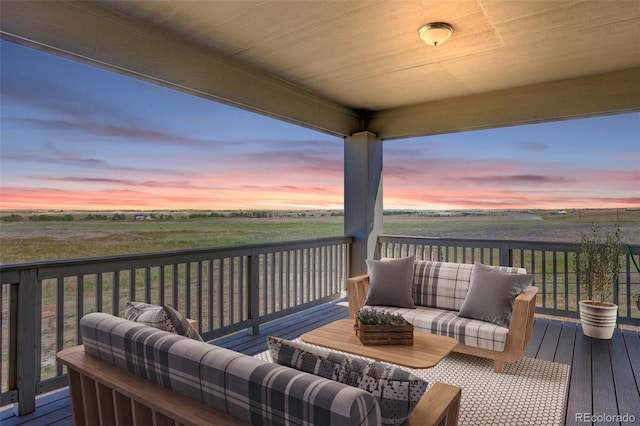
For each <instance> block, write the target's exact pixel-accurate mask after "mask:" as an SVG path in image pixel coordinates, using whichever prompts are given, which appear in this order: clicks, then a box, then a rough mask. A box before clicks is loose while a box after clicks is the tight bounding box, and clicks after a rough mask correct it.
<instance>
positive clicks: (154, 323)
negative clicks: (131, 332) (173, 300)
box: [124, 302, 203, 342]
mask: <svg viewBox="0 0 640 426" xmlns="http://www.w3.org/2000/svg"><path fill="white" fill-rule="evenodd" d="M124 317H125V319H128V320H129V321H134V322H138V323H141V324H144V325H148V326H149V327H154V328H157V329H159V330H163V331H168V332H169V333H174V334H179V335H181V336H186V337H189V338H191V339H194V340H199V341H201V342H202V341H203V340H202V337H200V334H198V331H197V330H196V329H195V328H193V326H192V325H191V324H189V321H187V319H186V318H185V317H184V316H182V315H181V314H180V313H179V312H178V311H176V310H175V309H173V308H172V307H171V306H158V305H151V304H149V303H143V302H127V305H126V307H125V309H124Z"/></svg>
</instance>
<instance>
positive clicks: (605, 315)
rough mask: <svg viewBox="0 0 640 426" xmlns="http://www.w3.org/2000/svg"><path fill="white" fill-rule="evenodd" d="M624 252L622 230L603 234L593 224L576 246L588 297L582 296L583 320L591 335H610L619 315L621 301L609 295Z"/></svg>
mask: <svg viewBox="0 0 640 426" xmlns="http://www.w3.org/2000/svg"><path fill="white" fill-rule="evenodd" d="M621 255H622V233H621V232H620V228H619V227H618V226H617V225H616V227H615V230H614V231H612V232H609V233H606V234H605V235H602V234H601V232H600V228H598V226H597V225H593V227H592V230H591V232H589V233H583V234H582V236H581V239H580V245H579V246H578V248H577V250H576V257H575V259H574V260H575V267H576V271H577V273H578V278H579V280H580V284H581V287H582V288H583V289H584V291H585V294H587V295H588V297H589V300H581V301H580V302H579V303H578V304H579V306H580V322H581V324H582V331H583V332H584V334H585V335H586V336H588V337H592V338H596V339H611V337H612V336H613V332H614V330H615V327H616V322H617V318H618V305H615V304H613V303H608V302H607V299H608V298H609V297H610V296H611V294H612V293H613V290H614V285H616V284H617V282H618V274H619V272H620V268H621V264H620V256H621Z"/></svg>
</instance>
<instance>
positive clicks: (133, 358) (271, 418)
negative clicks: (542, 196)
mask: <svg viewBox="0 0 640 426" xmlns="http://www.w3.org/2000/svg"><path fill="white" fill-rule="evenodd" d="M80 328H81V334H82V338H83V342H84V345H83V346H82V345H81V346H76V347H74V348H69V349H65V350H63V351H61V352H60V353H58V359H59V360H60V361H61V362H63V363H64V364H65V365H66V366H67V371H68V376H69V388H70V395H71V405H72V411H73V417H74V424H75V425H85V424H86V425H88V424H91V425H95V424H100V425H112V424H124V425H126V424H144V425H168V424H171V425H174V424H175V425H210V424H215V425H245V424H252V425H267V424H269V425H302V424H305V425H314V424H316V425H329V424H330V425H363V426H366V425H379V424H380V423H381V414H380V407H379V406H378V402H377V400H376V398H374V397H373V396H372V394H371V393H369V392H367V391H365V390H363V389H359V388H356V387H353V386H349V385H347V384H342V383H339V382H336V381H332V380H329V379H326V378H323V377H319V376H317V375H314V374H310V373H306V372H304V371H300V370H296V369H293V368H290V367H286V366H284V365H278V364H275V363H272V362H267V361H263V360H260V359H258V358H255V357H250V356H247V355H244V354H241V353H238V352H235V351H232V350H228V349H225V348H221V347H217V346H214V345H211V344H207V343H204V342H201V341H197V340H194V339H190V338H187V337H184V336H180V335H177V334H173V333H170V332H167V331H163V330H159V329H157V328H153V327H150V326H147V325H144V324H141V323H137V322H133V321H130V320H126V319H122V318H118V317H114V316H112V315H109V314H105V313H91V314H87V315H85V316H84V317H83V318H82V319H81V322H80ZM459 403H460V388H458V387H455V386H450V385H446V384H443V383H435V384H433V385H432V387H431V388H430V389H429V390H428V391H427V392H426V393H425V394H424V396H423V397H422V399H420V400H419V402H418V404H417V406H416V407H415V409H414V411H413V413H412V414H411V416H410V417H409V419H408V420H407V421H406V422H405V423H404V424H408V425H416V424H420V425H436V424H438V425H439V424H442V425H445V424H446V425H455V424H456V423H457V416H458V407H459Z"/></svg>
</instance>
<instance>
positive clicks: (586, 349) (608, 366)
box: [0, 299, 640, 426]
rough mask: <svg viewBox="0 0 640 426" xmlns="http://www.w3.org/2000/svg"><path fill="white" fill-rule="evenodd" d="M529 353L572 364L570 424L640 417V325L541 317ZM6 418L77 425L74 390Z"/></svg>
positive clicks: (300, 326) (316, 312)
mask: <svg viewBox="0 0 640 426" xmlns="http://www.w3.org/2000/svg"><path fill="white" fill-rule="evenodd" d="M348 317H349V311H348V307H347V303H346V300H344V299H339V300H337V301H333V302H329V303H325V304H322V305H319V306H316V307H313V308H309V309H306V310H304V311H301V312H298V313H295V314H292V315H289V316H287V317H284V318H280V319H277V320H274V321H271V322H268V323H265V324H264V325H263V326H262V327H261V329H260V333H259V334H257V335H251V334H249V333H246V332H238V333H234V334H231V335H228V336H224V337H221V338H218V339H215V340H213V341H212V342H211V343H213V344H216V345H220V346H223V347H226V348H229V349H233V350H236V351H239V352H242V353H245V354H247V355H255V354H257V353H260V352H262V351H265V350H266V349H267V345H266V336H268V335H274V336H280V337H284V338H287V339H294V338H297V337H299V336H300V335H301V334H303V333H305V332H307V331H309V330H311V329H314V328H317V327H319V326H321V325H324V324H327V323H329V322H331V321H335V320H337V319H343V318H348ZM525 356H527V357H533V358H538V359H543V360H547V361H553V362H558V363H563V364H569V365H570V366H571V378H570V382H569V393H568V397H567V400H566V409H565V424H567V425H574V424H575V425H578V424H585V423H583V422H581V421H576V414H578V413H580V414H582V413H591V414H598V413H599V414H604V413H606V414H611V415H615V414H621V415H622V414H630V415H634V416H635V418H636V419H640V397H639V396H638V392H637V390H638V388H639V385H640V380H639V378H640V334H639V332H638V331H637V327H636V329H635V330H632V329H629V328H626V329H617V330H616V332H615V334H614V337H613V339H612V340H611V341H603V340H595V339H590V338H588V337H585V336H584V335H583V334H582V331H581V329H580V325H579V324H576V323H575V322H572V321H562V320H558V319H547V318H541V317H537V318H536V321H535V324H534V329H533V336H532V338H531V341H530V342H529V345H528V346H527V349H526V351H525ZM634 390H635V392H634ZM0 422H1V423H2V424H3V425H6V426H14V425H33V426H36V425H60V426H62V425H72V424H73V422H72V418H71V406H70V400H69V395H68V391H67V390H66V389H65V390H61V391H56V392H53V393H51V394H49V395H44V396H42V397H40V398H39V399H38V400H37V402H36V410H35V411H34V412H33V413H31V414H28V415H25V416H15V414H14V413H13V410H11V409H5V410H4V411H2V412H0ZM597 424H601V423H597ZM607 424H619V423H607Z"/></svg>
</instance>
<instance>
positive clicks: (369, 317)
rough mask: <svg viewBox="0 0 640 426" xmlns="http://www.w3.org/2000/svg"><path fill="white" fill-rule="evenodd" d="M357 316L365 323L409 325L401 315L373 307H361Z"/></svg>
mask: <svg viewBox="0 0 640 426" xmlns="http://www.w3.org/2000/svg"><path fill="white" fill-rule="evenodd" d="M356 318H358V319H359V320H360V322H361V323H362V324H364V325H407V324H408V323H407V321H405V319H404V318H402V316H401V315H398V314H393V313H391V312H388V311H382V310H378V309H372V308H364V307H363V308H360V309H358V311H357V312H356Z"/></svg>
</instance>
